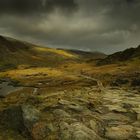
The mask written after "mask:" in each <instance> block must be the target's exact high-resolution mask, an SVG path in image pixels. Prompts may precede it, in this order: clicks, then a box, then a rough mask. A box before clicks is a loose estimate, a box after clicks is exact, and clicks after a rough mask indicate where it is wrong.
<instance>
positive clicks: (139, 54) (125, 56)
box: [97, 45, 140, 65]
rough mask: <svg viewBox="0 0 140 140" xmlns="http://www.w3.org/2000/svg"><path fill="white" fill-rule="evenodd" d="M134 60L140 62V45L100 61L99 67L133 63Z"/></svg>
mask: <svg viewBox="0 0 140 140" xmlns="http://www.w3.org/2000/svg"><path fill="white" fill-rule="evenodd" d="M134 59H137V60H140V45H139V46H138V47H137V48H130V49H126V50H124V51H121V52H117V53H114V54H112V55H109V56H108V57H106V58H105V59H102V60H100V61H98V63H97V65H107V64H115V63H119V62H125V61H131V60H134Z"/></svg>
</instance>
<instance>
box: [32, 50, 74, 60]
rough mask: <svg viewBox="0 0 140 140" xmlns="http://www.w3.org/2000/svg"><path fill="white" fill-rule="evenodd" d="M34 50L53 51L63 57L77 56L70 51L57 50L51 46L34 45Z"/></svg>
mask: <svg viewBox="0 0 140 140" xmlns="http://www.w3.org/2000/svg"><path fill="white" fill-rule="evenodd" d="M33 49H35V50H36V51H41V52H47V53H49V52H50V53H55V54H58V55H61V56H64V57H69V58H77V56H76V55H73V54H71V53H68V52H66V51H64V50H58V49H53V48H43V47H34V48H33Z"/></svg>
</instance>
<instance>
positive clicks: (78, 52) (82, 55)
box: [60, 49, 107, 59]
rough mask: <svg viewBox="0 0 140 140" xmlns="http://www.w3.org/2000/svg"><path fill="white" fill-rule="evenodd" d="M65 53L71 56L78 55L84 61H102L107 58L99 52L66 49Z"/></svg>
mask: <svg viewBox="0 0 140 140" xmlns="http://www.w3.org/2000/svg"><path fill="white" fill-rule="evenodd" d="M60 50H61V49H60ZM62 50H64V49H62ZM65 51H67V52H68V53H71V54H73V55H78V56H79V58H84V59H103V58H105V57H106V56H107V55H106V54H104V53H101V52H87V51H81V50H74V49H73V50H70V49H69V50H68V49H67V50H65Z"/></svg>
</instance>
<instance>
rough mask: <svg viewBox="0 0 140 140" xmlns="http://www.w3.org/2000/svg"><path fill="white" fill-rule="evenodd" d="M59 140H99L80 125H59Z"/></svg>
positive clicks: (90, 131)
mask: <svg viewBox="0 0 140 140" xmlns="http://www.w3.org/2000/svg"><path fill="white" fill-rule="evenodd" d="M60 130H61V140H93V139H94V140H101V139H102V138H101V137H99V136H98V135H97V134H96V133H95V132H94V131H93V130H91V129H89V128H88V127H86V126H85V125H84V124H82V123H73V124H71V125H69V124H67V123H62V124H60Z"/></svg>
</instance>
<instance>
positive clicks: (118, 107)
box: [106, 105, 127, 113]
mask: <svg viewBox="0 0 140 140" xmlns="http://www.w3.org/2000/svg"><path fill="white" fill-rule="evenodd" d="M106 106H107V107H108V109H109V110H110V111H115V112H121V113H126V112H127V110H126V109H125V108H123V107H121V105H106Z"/></svg>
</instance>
